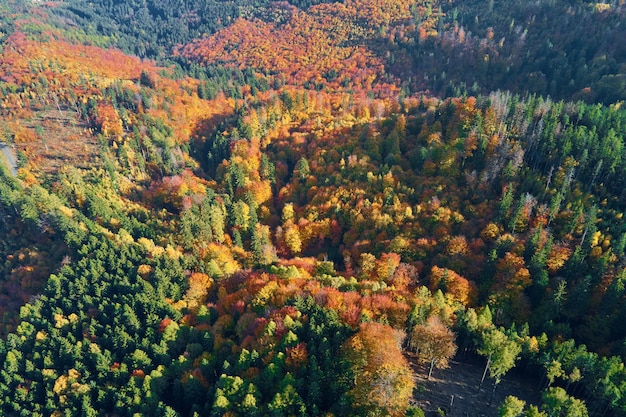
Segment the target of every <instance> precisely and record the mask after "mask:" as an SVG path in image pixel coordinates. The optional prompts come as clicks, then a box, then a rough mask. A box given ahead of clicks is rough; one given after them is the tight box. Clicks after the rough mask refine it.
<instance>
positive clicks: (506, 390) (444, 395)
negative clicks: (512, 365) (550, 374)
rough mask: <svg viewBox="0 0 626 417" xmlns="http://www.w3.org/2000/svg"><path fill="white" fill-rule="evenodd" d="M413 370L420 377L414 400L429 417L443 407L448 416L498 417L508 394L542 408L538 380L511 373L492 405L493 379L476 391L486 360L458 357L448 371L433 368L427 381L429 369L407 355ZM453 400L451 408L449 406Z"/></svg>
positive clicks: (451, 363)
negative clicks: (537, 387)
mask: <svg viewBox="0 0 626 417" xmlns="http://www.w3.org/2000/svg"><path fill="white" fill-rule="evenodd" d="M408 359H409V361H410V363H411V368H412V369H413V371H414V372H415V374H416V376H417V381H416V383H417V388H416V389H415V393H414V395H413V398H414V400H415V402H416V404H417V405H418V406H419V407H420V408H422V409H423V410H424V411H425V413H426V416H427V417H428V416H437V415H439V414H438V413H437V409H438V408H441V409H442V410H444V411H445V412H446V414H445V415H446V416H461V417H479V416H485V417H492V416H494V417H496V416H497V415H498V408H499V407H500V404H502V402H503V401H504V398H505V397H506V396H507V395H514V396H516V397H518V398H520V399H522V400H524V401H526V403H527V404H535V405H539V404H540V403H541V395H540V393H539V392H538V391H537V390H536V386H537V381H535V380H534V379H532V378H528V377H524V376H522V375H519V374H517V373H515V372H514V371H511V372H509V373H508V374H507V375H505V377H504V378H503V379H502V382H500V384H499V385H498V387H497V388H496V392H495V396H494V398H493V402H492V404H491V405H489V399H490V398H491V391H492V388H493V380H492V379H490V378H488V377H487V378H485V382H484V384H483V387H482V389H481V390H480V392H479V393H477V392H476V390H477V389H478V385H479V384H480V378H481V376H482V373H483V371H484V366H485V364H484V361H482V360H480V359H479V358H473V357H469V356H468V357H463V356H457V357H455V358H454V359H453V360H451V361H450V367H449V368H447V369H434V370H433V373H432V375H431V377H430V380H426V376H427V375H428V366H427V365H425V364H420V363H418V362H417V357H416V356H415V355H412V354H410V355H408ZM452 396H454V400H453V401H452V407H450V403H451V400H452Z"/></svg>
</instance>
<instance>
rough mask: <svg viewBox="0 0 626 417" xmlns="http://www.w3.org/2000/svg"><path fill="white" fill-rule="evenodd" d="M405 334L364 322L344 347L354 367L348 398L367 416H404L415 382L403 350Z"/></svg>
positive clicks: (378, 324) (377, 324)
mask: <svg viewBox="0 0 626 417" xmlns="http://www.w3.org/2000/svg"><path fill="white" fill-rule="evenodd" d="M403 339H404V333H403V332H401V331H398V330H394V329H392V328H391V327H389V326H387V325H384V324H380V323H363V324H361V329H360V330H359V332H358V333H356V334H355V335H354V336H352V337H351V338H350V339H349V340H348V341H347V342H346V344H345V346H344V352H345V356H346V359H347V360H348V362H350V364H351V365H352V371H353V372H354V386H353V388H352V390H350V392H349V395H350V396H351V397H352V400H353V401H354V405H355V406H356V407H358V408H359V409H361V410H363V412H364V413H374V414H380V415H387V416H403V415H404V413H405V411H406V409H407V408H408V407H409V400H410V399H411V396H412V393H413V388H414V387H415V381H414V379H413V374H412V372H411V369H410V367H409V366H408V363H407V361H406V359H405V358H404V356H403V355H402V351H401V344H402V340H403Z"/></svg>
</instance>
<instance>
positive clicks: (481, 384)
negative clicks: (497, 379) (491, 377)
mask: <svg viewBox="0 0 626 417" xmlns="http://www.w3.org/2000/svg"><path fill="white" fill-rule="evenodd" d="M489 365H491V356H489V357H488V358H487V364H486V365H485V370H484V371H483V377H482V378H481V379H480V385H478V391H476V392H480V389H481V388H482V387H483V382H485V377H486V376H487V371H488V370H489Z"/></svg>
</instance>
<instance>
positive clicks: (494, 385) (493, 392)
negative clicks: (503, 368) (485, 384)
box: [488, 379, 500, 405]
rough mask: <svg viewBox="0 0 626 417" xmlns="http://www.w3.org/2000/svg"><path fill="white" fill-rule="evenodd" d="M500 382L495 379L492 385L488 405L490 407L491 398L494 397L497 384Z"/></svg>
mask: <svg viewBox="0 0 626 417" xmlns="http://www.w3.org/2000/svg"><path fill="white" fill-rule="evenodd" d="M499 382H500V381H498V380H497V379H496V380H495V381H494V383H493V388H492V390H491V398H489V403H488V404H489V405H491V403H492V402H493V398H494V397H495V396H496V387H497V386H498V383H499Z"/></svg>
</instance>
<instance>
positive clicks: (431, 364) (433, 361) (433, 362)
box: [426, 359, 435, 380]
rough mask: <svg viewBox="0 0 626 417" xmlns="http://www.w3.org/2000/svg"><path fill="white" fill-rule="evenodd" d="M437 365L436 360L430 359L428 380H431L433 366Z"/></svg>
mask: <svg viewBox="0 0 626 417" xmlns="http://www.w3.org/2000/svg"><path fill="white" fill-rule="evenodd" d="M434 366H435V360H434V359H431V361H430V368H428V376H427V377H426V380H430V375H431V374H432V373H433V367H434Z"/></svg>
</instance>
